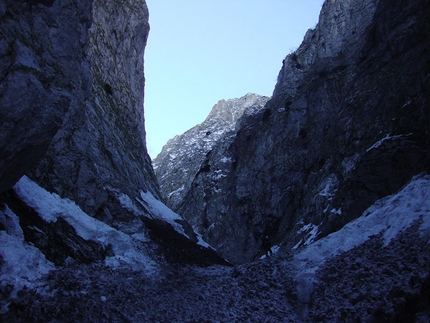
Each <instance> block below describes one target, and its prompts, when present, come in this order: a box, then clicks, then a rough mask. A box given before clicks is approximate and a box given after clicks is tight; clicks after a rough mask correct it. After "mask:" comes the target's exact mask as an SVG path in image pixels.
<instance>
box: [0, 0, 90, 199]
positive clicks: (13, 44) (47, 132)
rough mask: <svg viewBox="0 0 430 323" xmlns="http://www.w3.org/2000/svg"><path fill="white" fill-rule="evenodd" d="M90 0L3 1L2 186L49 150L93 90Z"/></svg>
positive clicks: (0, 12)
mask: <svg viewBox="0 0 430 323" xmlns="http://www.w3.org/2000/svg"><path fill="white" fill-rule="evenodd" d="M91 3H92V1H81V0H78V1H73V2H70V1H11V0H2V1H1V2H0V30H1V37H0V127H1V134H0V192H2V191H4V190H7V189H9V188H11V187H12V186H13V184H14V183H15V182H16V181H17V180H18V179H19V178H20V177H21V176H22V175H23V174H24V173H25V172H27V171H28V170H29V169H30V168H31V167H32V166H33V165H35V164H36V163H37V162H38V161H39V160H40V159H41V158H42V156H43V155H44V154H45V152H46V150H47V148H48V145H49V143H50V142H51V139H52V137H53V136H54V135H55V134H56V132H57V131H58V129H59V128H60V126H61V124H62V122H63V118H64V116H65V115H66V113H67V112H68V111H75V110H77V109H81V108H82V107H83V106H84V102H85V101H86V100H88V98H89V96H90V93H91V82H90V73H89V69H90V64H89V60H87V59H85V57H86V48H87V47H86V44H87V43H88V28H89V26H90V24H91Z"/></svg>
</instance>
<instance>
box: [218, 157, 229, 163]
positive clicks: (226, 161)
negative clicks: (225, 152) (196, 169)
mask: <svg viewBox="0 0 430 323" xmlns="http://www.w3.org/2000/svg"><path fill="white" fill-rule="evenodd" d="M220 161H221V163H230V162H231V158H230V157H223V158H221V160H220Z"/></svg>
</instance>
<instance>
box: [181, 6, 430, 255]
mask: <svg viewBox="0 0 430 323" xmlns="http://www.w3.org/2000/svg"><path fill="white" fill-rule="evenodd" d="M426 4H428V3H427V1H419V0H416V1H412V2H410V3H408V5H407V6H401V5H400V4H395V5H394V4H392V3H391V2H389V1H386V0H380V1H362V2H348V1H347V2H345V1H326V2H325V4H324V6H323V8H322V11H321V14H320V19H319V23H318V24H317V26H316V27H315V29H313V30H309V31H308V33H307V34H306V36H305V38H304V40H303V43H302V44H301V46H300V47H299V48H298V49H297V51H295V52H294V53H291V54H290V55H288V56H287V57H286V58H285V60H284V61H283V66H282V69H281V71H280V73H279V76H278V82H277V84H276V86H275V90H274V93H273V97H272V99H271V100H270V101H269V102H268V103H267V104H266V107H265V109H264V110H261V112H260V115H259V117H253V118H248V119H245V118H244V119H243V121H242V122H241V126H240V129H238V131H237V135H234V136H231V137H230V139H229V140H228V141H223V142H220V143H219V144H217V145H215V146H214V148H213V149H212V151H211V152H210V153H209V154H208V155H207V158H206V159H205V161H204V162H203V163H202V166H201V168H200V171H199V173H198V174H197V175H196V176H195V179H194V180H193V183H192V184H191V187H192V189H190V191H189V192H188V194H187V195H186V196H185V198H184V200H183V202H182V204H181V207H180V208H179V209H178V212H179V213H180V214H181V215H182V216H184V217H185V218H186V219H187V220H188V221H189V222H190V223H191V224H192V225H193V226H194V227H195V229H196V230H197V231H198V232H199V233H201V234H203V236H204V237H205V238H206V239H207V241H208V242H209V243H211V244H212V245H213V246H214V247H215V248H217V249H218V250H219V251H220V252H221V254H222V255H223V256H224V257H226V258H227V259H228V260H230V261H231V262H233V263H243V262H247V261H251V260H252V259H254V258H255V257H258V256H259V255H261V254H262V252H261V251H260V244H261V236H262V235H263V234H268V235H270V236H271V237H272V240H273V241H274V243H276V244H282V245H283V247H282V248H284V249H285V250H289V249H291V248H292V247H293V246H298V247H299V248H300V246H301V245H302V244H303V243H304V242H305V241H306V239H305V238H306V237H307V236H308V234H309V232H308V231H309V230H302V229H303V228H305V227H309V228H311V227H313V226H315V227H316V226H318V230H317V232H316V233H315V236H314V237H313V239H319V238H321V237H324V236H325V235H327V234H329V233H330V232H333V231H335V230H338V229H339V228H341V227H342V226H343V225H345V224H346V223H347V222H349V221H351V220H352V219H354V218H355V217H357V216H359V215H360V214H361V213H362V212H363V211H364V210H365V208H367V207H368V206H370V205H371V204H372V203H373V202H374V201H376V200H377V199H379V198H381V197H384V196H386V195H388V194H392V193H394V192H396V191H397V190H399V189H400V188H401V187H402V186H403V185H404V184H405V183H407V181H408V180H409V179H410V178H411V176H413V175H414V174H417V173H420V172H423V171H428V170H429V168H428V161H429V160H428V158H429V146H430V145H429V135H428V134H429V133H430V132H429V130H430V129H429V124H430V122H429V121H430V117H429V109H428V105H429V98H430V93H429V90H428V89H429V88H430V87H429V84H428V82H429V73H430V70H429V64H428V58H427V57H428V54H426V53H428V51H429V40H428V37H425V36H424V34H423V31H424V30H429V28H430V26H429V23H428V21H430V20H429V11H428V10H424V9H423V8H424V7H425V6H426ZM220 156H228V157H229V159H230V160H231V162H229V163H227V164H222V163H220V162H219V158H220ZM221 173H222V174H223V176H222V177H219V178H217V176H216V174H221ZM307 225H309V226H307Z"/></svg>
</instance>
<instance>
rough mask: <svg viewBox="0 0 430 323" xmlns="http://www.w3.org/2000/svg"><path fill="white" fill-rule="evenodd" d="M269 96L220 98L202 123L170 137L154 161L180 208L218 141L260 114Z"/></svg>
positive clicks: (171, 201)
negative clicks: (241, 121) (244, 118)
mask: <svg viewBox="0 0 430 323" xmlns="http://www.w3.org/2000/svg"><path fill="white" fill-rule="evenodd" d="M268 99H269V98H267V97H263V96H260V95H257V94H253V93H248V94H246V95H245V96H243V97H241V98H236V99H230V100H220V101H219V102H218V103H217V104H215V105H214V106H213V108H212V110H211V112H210V113H209V115H208V116H207V118H206V120H205V121H203V122H202V123H201V124H199V125H197V126H195V127H193V128H191V129H190V130H188V131H186V132H185V133H183V134H182V135H179V136H176V137H174V138H173V139H171V140H169V141H168V142H167V144H166V145H165V146H164V147H163V150H162V151H161V153H160V154H159V155H158V156H157V157H156V158H155V159H154V160H153V161H152V164H153V167H154V170H155V173H156V176H157V179H158V183H159V185H160V190H161V193H162V195H163V197H164V199H165V201H166V203H167V205H168V206H169V207H171V208H172V209H173V210H176V209H177V207H178V204H179V203H180V202H182V199H183V197H184V196H185V195H186V194H187V192H188V190H189V189H190V187H191V182H192V181H193V179H194V176H195V175H196V174H197V172H198V170H199V169H200V167H201V164H202V163H203V161H204V160H205V158H206V155H207V153H209V152H210V151H211V150H212V148H213V147H214V146H215V144H216V143H218V142H220V141H223V140H228V139H226V138H228V137H229V136H231V135H232V133H234V130H235V128H236V127H237V126H238V125H237V121H238V120H239V119H240V118H241V117H242V116H243V115H244V114H245V115H253V114H256V113H257V112H258V111H259V110H261V109H262V108H263V107H264V105H265V104H266V102H267V100H268Z"/></svg>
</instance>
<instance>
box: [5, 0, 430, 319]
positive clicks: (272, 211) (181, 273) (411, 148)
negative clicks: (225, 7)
mask: <svg viewBox="0 0 430 323" xmlns="http://www.w3.org/2000/svg"><path fill="white" fill-rule="evenodd" d="M150 9H151V8H149V9H148V7H147V5H146V3H145V1H144V0H139V1H131V0H118V1H113V2H112V1H111V2H103V1H101V0H93V1H83V0H73V1H70V0H47V1H24V0H22V1H21V0H20V1H16V0H0V34H1V38H0V66H1V69H0V124H1V129H2V131H1V135H0V320H1V321H4V322H426V321H429V320H430V303H429V292H428V286H429V284H430V274H429V273H430V247H429V246H430V244H429V241H430V176H429V172H430V167H429V165H430V160H429V158H430V153H429V150H430V141H429V138H430V129H429V127H430V109H429V104H430V84H429V83H430V3H429V1H428V0H408V1H406V2H398V3H393V2H392V1H389V0H363V1H349V0H326V1H325V3H324V5H323V7H322V10H321V13H320V17H319V22H318V24H317V25H316V26H315V27H314V28H313V29H310V30H308V32H307V33H306V35H305V36H304V39H303V42H302V44H301V45H300V46H299V48H298V49H297V50H295V51H293V52H291V53H290V54H288V55H287V56H286V57H285V59H284V60H283V61H282V62H279V66H280V72H279V75H278V78H277V82H276V84H274V92H273V95H272V96H271V97H270V98H268V97H264V96H260V95H258V94H253V93H248V94H245V93H244V96H243V97H241V98H235V99H227V98H224V99H223V100H220V101H219V102H218V103H216V104H215V105H214V107H213V108H212V110H211V112H210V114H209V115H208V117H207V118H206V120H205V121H204V122H203V123H201V124H199V125H196V126H195V127H193V128H191V129H190V130H189V131H187V132H185V133H184V134H182V135H179V136H176V137H175V138H172V139H171V140H170V141H169V142H168V143H167V144H166V146H165V147H164V148H163V150H162V152H161V153H160V155H159V156H157V158H155V159H154V160H153V161H151V159H150V157H149V155H148V153H147V147H146V133H145V118H144V86H145V76H144V51H145V47H146V42H147V38H148V34H149V33H150V26H149V23H148V19H149V18H148V17H149V12H150ZM279 41H280V42H281V41H282V39H280V40H279ZM162 95H166V94H165V93H163V94H162ZM220 99H221V98H220ZM214 103H215V102H214ZM263 236H269V238H270V240H271V243H272V246H271V247H272V251H273V255H272V256H271V257H266V255H265V250H264V248H263V247H262V238H263Z"/></svg>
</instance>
